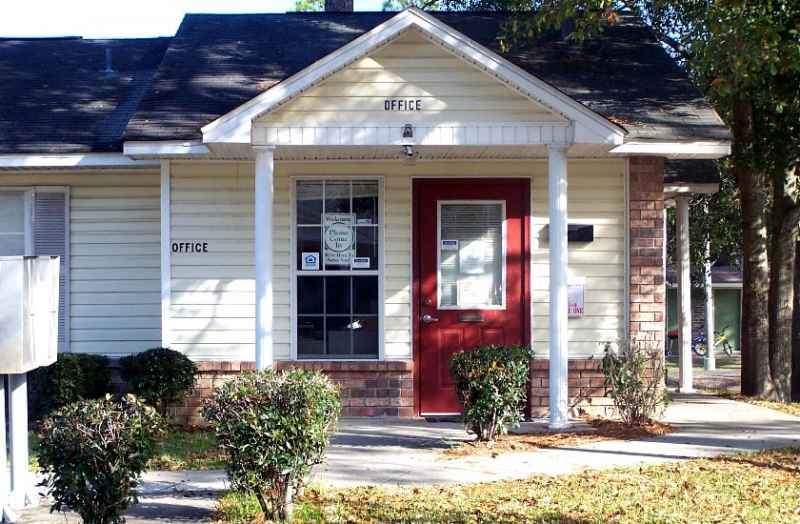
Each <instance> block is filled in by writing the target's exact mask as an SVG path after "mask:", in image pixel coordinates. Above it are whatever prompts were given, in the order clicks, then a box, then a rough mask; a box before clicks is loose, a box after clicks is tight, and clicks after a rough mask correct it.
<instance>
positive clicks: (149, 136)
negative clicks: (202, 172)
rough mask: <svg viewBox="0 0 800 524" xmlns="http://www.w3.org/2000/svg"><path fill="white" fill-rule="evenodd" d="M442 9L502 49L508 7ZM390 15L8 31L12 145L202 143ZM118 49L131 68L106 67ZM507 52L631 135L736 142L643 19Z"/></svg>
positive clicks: (1, 101)
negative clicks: (167, 29) (43, 33)
mask: <svg viewBox="0 0 800 524" xmlns="http://www.w3.org/2000/svg"><path fill="white" fill-rule="evenodd" d="M433 14H434V16H436V17H438V18H439V19H441V20H442V21H443V22H445V23H446V24H449V25H451V26H452V27H454V28H455V29H457V30H459V31H461V32H463V33H464V34H466V35H467V36H469V37H470V38H472V39H474V40H476V41H478V42H480V43H481V44H483V45H485V46H487V47H489V48H491V49H492V50H494V51H495V52H498V53H500V49H499V43H498V41H497V35H498V34H499V33H500V32H501V27H502V24H503V23H504V22H505V21H506V20H507V18H508V15H504V14H497V13H495V14H486V13H433ZM391 16H394V13H385V12H381V13H287V14H245V15H187V16H186V17H185V18H184V20H183V22H182V23H181V26H180V28H179V30H178V32H177V35H176V36H175V37H174V38H172V39H168V38H153V39H131V40H84V39H81V38H60V39H0V78H2V79H3V82H0V154H3V153H47V152H50V153H70V152H89V151H95V152H102V151H120V150H121V146H122V140H123V139H124V140H166V139H174V140H193V139H199V138H200V137H201V132H200V128H201V127H202V126H204V125H205V124H207V123H209V122H211V121H213V120H214V119H216V118H218V117H219V116H221V115H224V114H225V113H227V112H229V111H231V110H232V109H234V108H236V107H237V106H239V105H240V104H242V103H244V102H246V101H248V100H250V99H251V98H253V97H255V96H256V95H258V94H259V93H261V92H263V91H264V90H266V89H268V88H270V87H271V86H272V85H274V84H276V83H278V82H280V81H281V80H283V79H285V78H287V77H288V76H290V75H292V74H294V73H296V72H298V71H300V70H301V69H303V68H305V67H307V66H308V65H310V64H312V63H313V62H314V61H316V60H318V59H320V58H322V57H324V56H325V55H327V54H329V53H331V52H333V51H335V50H336V49H338V48H339V47H341V46H342V45H344V44H346V43H347V42H349V41H351V40H353V39H354V38H356V37H358V36H359V35H361V34H363V33H364V32H366V31H368V30H370V29H372V28H373V27H375V26H376V25H378V24H380V23H382V22H384V21H385V20H387V19H388V18H390V17H391ZM106 48H111V49H112V50H113V52H112V54H113V67H114V69H115V70H116V71H117V72H118V74H115V75H105V74H103V73H102V72H101V71H102V69H103V68H104V67H105V54H104V53H105V49H106ZM165 50H166V53H165ZM501 54H502V53H501ZM504 56H506V58H508V59H509V60H510V61H512V62H514V63H515V64H517V65H519V66H520V67H522V68H523V69H526V70H527V71H529V72H530V73H532V74H533V75H535V76H537V77H539V78H541V79H542V80H544V81H546V82H548V83H549V84H551V85H552V86H554V87H555V88H557V89H560V90H561V91H563V92H564V93H565V94H567V95H569V96H571V97H573V98H574V99H576V100H578V101H579V102H581V103H583V104H585V105H586V106H588V107H589V108H591V109H592V110H594V111H596V112H598V113H600V114H602V115H604V116H606V117H607V118H609V119H610V120H612V121H614V122H615V123H617V124H619V125H621V126H623V127H624V128H625V129H626V130H627V131H628V135H629V138H640V139H648V138H652V139H723V140H727V139H729V138H730V135H729V132H728V130H727V128H726V127H725V125H724V124H723V123H722V121H721V120H720V119H719V117H718V116H717V114H716V113H715V112H714V111H713V109H712V108H711V107H710V105H709V104H708V103H707V102H706V101H705V100H704V99H703V97H702V95H701V94H700V93H699V92H698V91H697V90H696V89H695V88H694V87H693V86H692V85H691V83H690V82H689V80H688V79H687V77H686V75H685V74H684V73H683V72H682V71H681V70H680V69H678V68H677V66H676V65H675V64H674V63H673V61H672V60H671V59H670V58H669V57H668V56H667V55H666V53H665V52H664V51H663V49H662V48H661V47H660V45H659V44H658V43H657V42H656V41H655V39H654V38H653V37H652V35H651V33H650V32H649V30H648V29H647V28H646V27H645V26H643V25H642V24H641V23H639V22H637V21H636V20H634V19H632V18H630V17H626V18H625V19H624V21H623V23H621V24H619V25H617V26H614V27H611V28H609V29H608V30H606V31H605V32H604V33H603V34H602V35H601V36H599V37H597V38H595V39H593V40H592V41H590V42H587V43H586V44H583V45H581V44H576V43H567V42H564V41H563V40H562V39H561V38H560V36H558V35H555V34H554V35H552V36H550V37H546V38H541V39H539V40H538V41H536V42H532V43H531V45H530V46H529V47H527V48H525V49H518V50H515V51H514V52H512V53H510V54H506V55H504ZM162 58H163V60H162ZM123 133H124V135H123Z"/></svg>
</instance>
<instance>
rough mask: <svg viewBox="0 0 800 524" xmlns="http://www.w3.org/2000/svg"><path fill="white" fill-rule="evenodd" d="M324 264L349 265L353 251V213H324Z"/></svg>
mask: <svg viewBox="0 0 800 524" xmlns="http://www.w3.org/2000/svg"><path fill="white" fill-rule="evenodd" d="M324 224H325V233H324V236H325V265H330V266H349V265H350V261H351V260H352V258H353V254H354V252H355V240H356V239H355V234H354V231H353V225H354V224H355V214H353V213H325V220H324Z"/></svg>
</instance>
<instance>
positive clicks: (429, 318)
mask: <svg viewBox="0 0 800 524" xmlns="http://www.w3.org/2000/svg"><path fill="white" fill-rule="evenodd" d="M434 322H439V319H438V318H436V317H432V316H430V315H428V314H425V315H422V323H423V324H433V323H434Z"/></svg>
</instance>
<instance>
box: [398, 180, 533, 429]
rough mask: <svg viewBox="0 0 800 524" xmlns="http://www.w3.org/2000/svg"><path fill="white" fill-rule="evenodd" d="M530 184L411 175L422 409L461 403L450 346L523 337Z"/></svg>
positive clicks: (441, 409) (435, 410)
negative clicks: (413, 179) (455, 382)
mask: <svg viewBox="0 0 800 524" xmlns="http://www.w3.org/2000/svg"><path fill="white" fill-rule="evenodd" d="M528 202H529V185H528V181H527V180H522V179H500V180H494V179H492V180H480V179H460V180H415V181H414V217H415V231H414V258H415V264H414V268H415V274H414V276H415V304H414V306H415V307H414V315H415V323H416V325H415V330H416V331H415V339H414V340H415V343H416V345H417V347H416V348H415V354H416V358H417V364H418V365H417V370H418V391H419V409H420V413H421V414H423V415H425V414H430V415H433V414H450V413H458V412H460V411H461V407H460V404H459V402H458V399H457V398H456V393H455V389H454V386H453V380H452V378H451V377H450V371H449V361H450V357H451V355H452V354H453V353H455V352H457V351H460V350H464V349H467V350H468V349H473V348H475V347H477V346H480V345H487V344H520V343H524V342H527V325H528V298H527V293H528V285H527V281H528V276H527V275H528V273H527V271H528V269H527V268H528V262H527V258H528V256H527V253H528V242H527V234H528V233H527V232H528V225H527V218H526V217H527V214H528Z"/></svg>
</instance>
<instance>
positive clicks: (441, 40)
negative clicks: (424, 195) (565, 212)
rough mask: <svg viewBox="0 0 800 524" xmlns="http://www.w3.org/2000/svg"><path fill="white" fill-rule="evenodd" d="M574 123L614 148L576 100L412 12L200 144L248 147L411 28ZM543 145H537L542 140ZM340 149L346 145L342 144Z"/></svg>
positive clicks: (262, 98) (582, 135) (611, 134)
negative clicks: (310, 95) (287, 110)
mask: <svg viewBox="0 0 800 524" xmlns="http://www.w3.org/2000/svg"><path fill="white" fill-rule="evenodd" d="M412 27H414V28H416V29H417V30H419V31H420V32H421V33H422V34H423V35H424V36H426V37H427V38H428V39H429V40H430V41H431V42H433V43H434V44H436V45H439V46H440V47H443V48H444V49H446V50H448V51H449V52H451V53H453V54H455V55H457V56H459V57H461V58H462V59H464V60H465V61H467V62H468V63H470V64H471V65H473V66H475V67H478V68H480V69H482V70H483V71H484V72H486V73H487V74H490V75H492V76H494V77H495V78H497V79H498V80H500V81H501V82H502V83H504V84H506V85H507V86H509V87H511V88H512V89H515V90H517V91H518V92H520V93H521V94H523V95H524V96H526V97H528V98H530V99H531V100H533V101H535V102H537V103H539V104H541V105H543V106H544V107H546V108H548V109H550V110H551V111H554V112H556V113H558V114H561V115H562V116H564V117H565V118H566V119H568V120H570V121H571V122H573V123H574V124H573V125H574V127H575V129H574V133H575V136H574V138H575V140H576V141H578V142H586V143H605V144H609V145H618V144H621V143H622V141H623V136H624V133H625V132H624V131H623V130H622V129H621V128H620V127H619V126H617V125H616V124H613V123H611V122H610V121H608V120H607V119H606V118H604V117H602V116H601V115H599V114H597V113H595V112H593V111H591V110H589V109H588V108H586V107H585V106H583V105H582V104H580V103H579V102H577V101H576V100H574V99H572V98H570V97H568V96H566V95H564V94H563V93H561V92H559V91H558V90H556V89H554V88H552V87H551V86H549V85H548V84H546V83H545V82H543V81H541V80H539V79H538V78H535V77H534V76H533V75H530V74H529V73H527V72H525V71H523V70H522V69H521V68H519V67H517V66H515V65H514V64H512V63H510V62H509V61H507V60H506V59H504V58H502V57H501V56H499V55H497V54H496V53H494V52H493V51H491V50H489V49H487V48H485V47H483V46H482V45H480V44H478V43H477V42H475V41H474V40H472V39H471V38H468V37H467V36H465V35H463V34H461V33H459V32H458V31H456V30H455V29H453V28H451V27H449V26H448V25H446V24H444V23H442V22H440V21H439V20H437V19H435V18H434V17H432V16H430V15H428V14H426V13H424V12H423V11H420V10H419V9H416V8H410V9H407V10H405V11H402V12H400V13H399V14H397V15H396V16H394V17H392V18H390V19H389V20H387V21H386V22H384V23H382V24H380V25H378V26H377V27H375V28H373V29H372V30H371V31H368V32H367V33H364V34H363V35H361V36H359V37H358V38H356V39H354V40H353V41H351V42H350V43H348V44H346V45H344V46H342V47H341V48H339V49H338V50H336V51H334V52H333V53H331V54H329V55H327V56H326V57H324V58H322V59H320V60H318V61H316V62H315V63H313V64H311V65H310V66H308V67H306V68H305V69H303V70H301V71H300V72H298V73H296V74H295V75H292V76H291V77H289V78H287V79H286V80H284V81H282V82H280V83H278V84H277V85H275V86H273V87H272V88H270V89H269V90H267V91H265V92H264V93H262V94H260V95H258V96H256V97H255V98H253V99H251V100H249V101H248V102H246V103H244V104H242V105H241V106H239V107H238V108H236V109H234V110H233V111H231V112H229V113H227V114H225V115H223V116H221V117H220V118H218V119H216V120H214V121H213V122H211V123H209V124H208V125H206V126H204V127H203V128H202V132H203V142H204V143H251V142H252V141H253V138H254V137H253V136H251V135H252V131H253V126H254V120H255V119H257V118H258V117H260V116H262V115H264V114H266V113H268V112H270V111H272V110H274V109H276V108H277V107H279V106H280V105H282V104H284V103H286V102H288V101H289V100H292V99H293V98H295V97H296V96H297V95H299V94H300V93H302V92H303V91H305V90H307V89H309V88H311V87H313V86H315V85H317V84H319V83H320V82H322V81H323V80H325V79H327V78H329V77H330V76H331V75H333V74H334V73H336V72H338V71H341V70H342V69H344V68H345V67H347V66H348V65H350V64H352V63H354V62H355V61H356V60H358V59H360V58H363V57H364V56H366V55H367V54H368V53H370V52H372V51H375V50H376V49H378V48H380V47H382V46H384V45H386V44H388V43H390V42H391V41H392V40H394V39H395V38H397V37H398V36H399V35H401V34H402V33H403V32H405V31H406V30H407V29H409V28H412ZM540 143H541V142H540ZM342 145H344V144H342Z"/></svg>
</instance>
